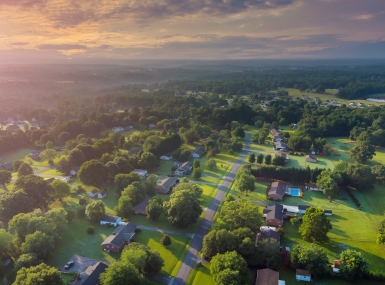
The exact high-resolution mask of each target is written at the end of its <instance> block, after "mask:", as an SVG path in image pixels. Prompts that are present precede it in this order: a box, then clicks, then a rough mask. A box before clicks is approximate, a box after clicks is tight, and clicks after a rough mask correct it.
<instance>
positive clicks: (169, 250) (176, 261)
mask: <svg viewBox="0 0 385 285" xmlns="http://www.w3.org/2000/svg"><path fill="white" fill-rule="evenodd" d="M169 236H170V238H171V245H169V246H167V247H165V246H163V245H162V244H161V243H160V239H161V238H162V237H163V234H162V233H158V232H154V231H147V230H142V231H141V232H140V233H138V234H136V236H135V241H136V242H139V243H142V244H144V245H147V246H148V247H150V248H151V249H152V250H156V251H158V252H159V253H160V255H161V257H162V258H163V259H164V263H165V264H164V266H163V268H162V275H165V276H175V275H176V274H177V273H178V270H179V267H180V266H181V264H182V260H183V258H184V257H185V255H186V253H187V250H188V246H189V242H190V240H191V239H190V238H188V237H182V236H178V235H169Z"/></svg>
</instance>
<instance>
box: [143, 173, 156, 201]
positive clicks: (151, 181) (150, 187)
mask: <svg viewBox="0 0 385 285" xmlns="http://www.w3.org/2000/svg"><path fill="white" fill-rule="evenodd" d="M158 179H159V177H158V176H157V175H155V174H150V175H149V176H148V177H147V178H146V182H145V183H144V188H145V189H146V193H147V195H150V196H154V195H155V194H156V186H157V183H158Z"/></svg>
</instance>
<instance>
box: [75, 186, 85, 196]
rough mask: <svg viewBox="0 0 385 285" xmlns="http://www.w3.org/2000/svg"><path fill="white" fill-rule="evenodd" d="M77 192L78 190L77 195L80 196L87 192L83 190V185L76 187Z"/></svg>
mask: <svg viewBox="0 0 385 285" xmlns="http://www.w3.org/2000/svg"><path fill="white" fill-rule="evenodd" d="M75 190H76V193H77V194H80V193H83V192H86V190H85V189H84V188H83V186H82V185H78V186H76V188H75Z"/></svg>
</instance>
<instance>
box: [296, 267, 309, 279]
mask: <svg viewBox="0 0 385 285" xmlns="http://www.w3.org/2000/svg"><path fill="white" fill-rule="evenodd" d="M295 278H296V279H297V280H298V281H308V282H310V281H311V274H310V272H309V271H307V270H304V269H297V270H296V272H295Z"/></svg>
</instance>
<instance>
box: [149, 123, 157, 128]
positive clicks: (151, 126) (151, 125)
mask: <svg viewBox="0 0 385 285" xmlns="http://www.w3.org/2000/svg"><path fill="white" fill-rule="evenodd" d="M148 127H149V128H150V129H155V128H156V125H155V124H149V125H148Z"/></svg>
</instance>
